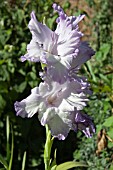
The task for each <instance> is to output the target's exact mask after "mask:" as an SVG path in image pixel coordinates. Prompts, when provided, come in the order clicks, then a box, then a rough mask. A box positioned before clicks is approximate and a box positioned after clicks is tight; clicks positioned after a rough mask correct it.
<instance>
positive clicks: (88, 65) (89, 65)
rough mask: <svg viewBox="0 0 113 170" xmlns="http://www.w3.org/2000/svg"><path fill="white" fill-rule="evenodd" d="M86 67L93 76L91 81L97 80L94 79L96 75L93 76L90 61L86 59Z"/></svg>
mask: <svg viewBox="0 0 113 170" xmlns="http://www.w3.org/2000/svg"><path fill="white" fill-rule="evenodd" d="M86 64H87V67H88V69H89V71H90V74H91V76H92V78H93V81H94V82H96V81H97V80H96V76H95V74H94V72H93V69H92V66H91V63H90V61H87V63H86Z"/></svg>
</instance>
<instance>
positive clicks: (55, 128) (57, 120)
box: [41, 108, 70, 140]
mask: <svg viewBox="0 0 113 170" xmlns="http://www.w3.org/2000/svg"><path fill="white" fill-rule="evenodd" d="M41 123H42V125H45V124H48V126H49V129H50V130H51V134H52V136H54V137H56V138H58V139H59V140H64V139H65V138H66V137H67V135H68V133H69V130H70V127H69V126H68V125H67V124H66V123H64V122H63V120H62V119H61V117H59V115H58V109H55V108H50V109H47V111H46V112H45V113H44V114H43V117H42V119H41Z"/></svg>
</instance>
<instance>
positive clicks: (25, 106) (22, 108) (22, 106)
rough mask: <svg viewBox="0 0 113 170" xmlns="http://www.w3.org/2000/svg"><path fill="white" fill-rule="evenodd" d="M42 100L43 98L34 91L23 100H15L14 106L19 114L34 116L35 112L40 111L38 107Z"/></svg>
mask: <svg viewBox="0 0 113 170" xmlns="http://www.w3.org/2000/svg"><path fill="white" fill-rule="evenodd" d="M40 102H41V98H40V96H39V95H38V94H34V93H32V94H31V95H30V96H28V97H27V98H26V99H23V100H22V101H21V102H15V104H14V107H15V111H16V113H17V116H21V117H23V118H24V117H28V118H30V117H32V116H33V115H34V114H35V113H37V112H38V107H39V104H40Z"/></svg>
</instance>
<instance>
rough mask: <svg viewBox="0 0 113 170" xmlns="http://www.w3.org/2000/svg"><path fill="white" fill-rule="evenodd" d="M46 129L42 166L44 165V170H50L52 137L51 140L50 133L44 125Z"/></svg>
mask: <svg viewBox="0 0 113 170" xmlns="http://www.w3.org/2000/svg"><path fill="white" fill-rule="evenodd" d="M45 127H46V143H45V147H44V164H45V170H50V164H51V158H50V156H51V148H52V145H53V140H54V137H52V138H51V132H50V130H49V127H48V125H47V124H46V125H45Z"/></svg>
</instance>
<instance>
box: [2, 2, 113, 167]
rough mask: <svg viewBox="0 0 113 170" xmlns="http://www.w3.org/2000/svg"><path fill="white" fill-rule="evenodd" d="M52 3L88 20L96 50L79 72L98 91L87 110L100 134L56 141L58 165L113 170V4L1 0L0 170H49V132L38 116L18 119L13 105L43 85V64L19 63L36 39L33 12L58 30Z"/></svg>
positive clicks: (86, 37) (88, 35)
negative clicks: (74, 163) (31, 25)
mask: <svg viewBox="0 0 113 170" xmlns="http://www.w3.org/2000/svg"><path fill="white" fill-rule="evenodd" d="M53 2H57V3H58V4H60V5H61V6H62V7H63V9H64V10H65V12H66V13H67V14H68V15H79V14H85V15H86V17H85V19H84V20H83V21H82V22H81V23H80V28H81V30H82V32H83V33H84V37H83V39H84V40H86V41H89V42H90V45H91V46H92V48H93V49H94V50H95V51H96V54H95V56H94V57H93V58H92V59H91V60H90V61H88V62H87V63H86V64H84V65H83V66H82V68H81V70H80V74H84V75H85V76H86V77H87V78H88V81H89V82H90V84H91V89H92V91H93V93H92V95H91V96H90V97H89V99H90V101H89V102H88V105H87V107H86V108H85V109H84V111H85V112H87V113H88V115H90V116H91V117H92V118H93V120H94V123H95V126H96V133H95V134H94V136H93V137H92V138H91V139H89V138H86V137H85V136H84V135H83V134H82V133H81V132H78V133H74V132H70V133H69V135H68V137H67V138H66V140H65V141H58V140H57V139H55V143H54V145H53V149H54V148H57V163H58V164H60V163H63V162H65V161H69V160H76V161H83V162H86V163H87V164H88V165H89V166H88V168H78V169H87V170H112V169H113V13H112V11H113V2H112V1H110V0H70V1H65V0H60V1H59V0H56V1H52V0H35V1H32V0H18V1H16V0H0V162H1V163H0V170H3V169H5V168H4V166H5V165H6V166H7V165H8V166H9V169H8V170H21V169H22V168H23V169H22V170H24V169H25V170H42V169H44V163H43V149H44V143H45V128H44V127H42V126H41V125H40V122H39V121H38V118H37V115H35V116H33V118H31V119H22V118H21V117H16V114H15V111H14V102H15V101H16V100H18V101H20V100H22V99H23V98H25V97H27V96H28V95H29V94H30V90H31V88H33V87H35V86H37V85H38V84H39V83H40V77H39V71H40V70H41V66H40V64H37V63H31V62H28V61H26V62H24V63H22V62H21V61H20V56H22V55H23V54H25V53H26V46H27V44H28V43H29V42H30V39H31V34H30V31H29V29H28V27H27V25H28V22H29V20H30V13H31V12H32V11H33V10H34V11H35V12H36V16H37V18H38V21H40V22H42V21H43V19H44V17H45V22H46V24H47V25H48V26H49V27H50V28H51V29H53V30H54V29H55V27H56V24H55V19H56V18H57V14H56V13H54V12H53V9H52V4H53ZM37 77H39V78H37ZM52 156H53V155H52ZM3 164H4V166H3ZM6 166H5V167H6ZM76 169H77V168H76Z"/></svg>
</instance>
